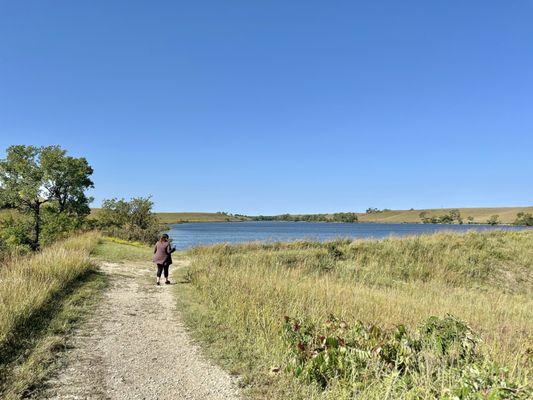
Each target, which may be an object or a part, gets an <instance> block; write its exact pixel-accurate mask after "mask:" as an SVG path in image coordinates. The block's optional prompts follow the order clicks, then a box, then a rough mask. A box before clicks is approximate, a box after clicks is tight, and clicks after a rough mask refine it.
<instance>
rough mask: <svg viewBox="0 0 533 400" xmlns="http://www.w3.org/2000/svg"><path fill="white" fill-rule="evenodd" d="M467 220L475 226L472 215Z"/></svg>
mask: <svg viewBox="0 0 533 400" xmlns="http://www.w3.org/2000/svg"><path fill="white" fill-rule="evenodd" d="M466 220H467V221H468V223H469V224H473V223H474V217H472V216H471V215H469V216H468V217H466Z"/></svg>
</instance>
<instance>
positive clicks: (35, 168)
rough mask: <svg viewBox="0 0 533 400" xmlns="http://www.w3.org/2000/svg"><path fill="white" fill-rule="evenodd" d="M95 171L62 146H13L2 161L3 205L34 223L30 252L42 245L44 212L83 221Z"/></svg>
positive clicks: (0, 202) (0, 200)
mask: <svg viewBox="0 0 533 400" xmlns="http://www.w3.org/2000/svg"><path fill="white" fill-rule="evenodd" d="M92 173H93V170H92V168H91V167H90V166H89V164H88V163H87V160H86V159H85V158H74V157H70V156H67V154H66V151H65V150H63V149H61V148H60V147H59V146H46V147H35V146H24V145H16V146H10V147H9V148H8V149H7V151H6V158H5V159H2V160H0V205H9V206H11V207H13V208H16V209H17V210H18V211H19V212H20V213H22V214H23V215H27V216H29V217H30V218H31V221H32V239H31V248H32V249H33V250H37V249H38V248H39V247H40V244H41V229H42V221H43V217H42V209H43V206H44V205H47V206H50V207H54V208H55V209H56V210H57V213H58V214H61V213H68V214H73V215H75V216H77V217H84V216H86V215H87V214H88V213H89V212H90V209H89V203H90V201H91V199H90V198H88V197H87V196H86V195H85V191H86V190H87V189H89V188H91V187H93V182H92V181H91V179H90V176H91V175H92Z"/></svg>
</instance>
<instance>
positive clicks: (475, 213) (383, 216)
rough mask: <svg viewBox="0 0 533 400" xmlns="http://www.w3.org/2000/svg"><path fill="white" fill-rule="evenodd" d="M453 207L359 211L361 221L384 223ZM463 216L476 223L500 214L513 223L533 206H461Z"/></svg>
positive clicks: (410, 219) (415, 218)
mask: <svg viewBox="0 0 533 400" xmlns="http://www.w3.org/2000/svg"><path fill="white" fill-rule="evenodd" d="M450 210H452V209H451V208H437V209H426V210H390V211H381V212H377V213H370V214H366V213H359V214H357V215H358V218H359V222H382V223H387V222H388V223H401V222H420V216H419V214H420V213H421V212H423V211H425V212H427V213H428V216H429V217H433V216H439V215H444V214H448V213H449V212H450ZM458 210H459V211H460V212H461V216H462V217H463V219H465V222H466V218H467V217H468V216H472V217H474V222H476V223H486V222H487V219H489V217H490V216H491V215H499V216H500V220H501V222H502V223H504V224H510V223H513V222H514V220H515V219H516V214H518V213H519V212H526V213H530V214H533V206H529V207H491V208H459V209H458Z"/></svg>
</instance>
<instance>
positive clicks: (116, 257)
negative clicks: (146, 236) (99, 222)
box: [93, 237, 153, 262]
mask: <svg viewBox="0 0 533 400" xmlns="http://www.w3.org/2000/svg"><path fill="white" fill-rule="evenodd" d="M152 255H153V248H152V247H151V246H147V245H146V244H143V243H135V242H127V241H125V240H121V239H116V238H110V237H105V238H103V239H102V240H101V242H100V244H99V245H98V247H96V248H95V250H94V251H93V256H94V257H95V258H96V259H99V260H105V261H111V262H124V261H147V260H151V259H152Z"/></svg>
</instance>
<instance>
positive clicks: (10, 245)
mask: <svg viewBox="0 0 533 400" xmlns="http://www.w3.org/2000/svg"><path fill="white" fill-rule="evenodd" d="M31 226H32V224H31V220H30V219H29V218H27V217H18V218H15V217H14V216H12V215H9V216H7V217H6V218H4V219H2V220H0V258H1V256H2V255H4V256H5V255H7V254H10V253H15V254H24V253H27V252H29V251H30V250H31V245H32V240H31V237H30V235H29V232H31Z"/></svg>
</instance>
